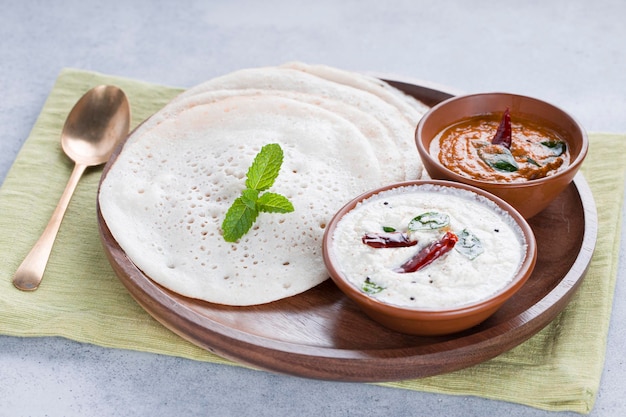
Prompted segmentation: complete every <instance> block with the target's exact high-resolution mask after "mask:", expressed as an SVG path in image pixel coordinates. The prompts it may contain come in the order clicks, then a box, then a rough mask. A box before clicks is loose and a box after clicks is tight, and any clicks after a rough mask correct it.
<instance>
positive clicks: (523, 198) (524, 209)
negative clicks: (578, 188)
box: [415, 93, 589, 219]
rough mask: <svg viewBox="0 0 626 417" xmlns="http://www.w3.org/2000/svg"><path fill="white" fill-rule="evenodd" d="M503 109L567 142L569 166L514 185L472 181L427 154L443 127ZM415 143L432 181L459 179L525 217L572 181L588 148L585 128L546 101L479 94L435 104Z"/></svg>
mask: <svg viewBox="0 0 626 417" xmlns="http://www.w3.org/2000/svg"><path fill="white" fill-rule="evenodd" d="M506 107H508V108H509V109H510V112H511V117H515V115H517V116H520V117H523V118H526V119H530V120H533V121H534V122H536V123H539V124H541V125H544V126H546V127H549V128H551V129H553V130H555V131H556V132H557V133H559V134H560V135H561V136H562V137H563V139H565V140H566V142H567V145H568V148H569V152H570V165H569V167H568V168H567V169H565V170H562V171H561V172H559V173H557V174H554V175H551V176H547V177H544V178H540V179H535V180H529V181H526V182H516V183H497V182H488V181H485V180H476V179H472V178H468V177H466V176H463V175H460V174H458V173H456V172H454V171H452V170H450V169H448V168H446V167H445V166H443V165H442V164H441V163H440V162H439V159H438V158H437V157H436V156H431V155H430V143H431V141H432V140H433V138H435V137H436V136H437V134H438V133H439V132H441V131H442V130H443V129H445V128H447V127H449V126H450V125H453V124H454V123H456V122H458V121H460V120H462V119H465V118H467V117H472V116H478V115H484V114H490V113H501V112H502V111H503V110H504V109H505V108H506ZM415 142H416V145H417V150H418V152H419V155H420V157H421V158H422V161H423V163H424V167H425V168H426V171H427V172H428V174H429V175H430V177H431V178H435V179H445V180H451V181H458V182H462V183H465V184H469V185H473V186H475V187H478V188H482V189H484V190H487V191H489V192H491V193H493V194H495V195H497V196H499V197H500V198H502V199H504V200H505V201H507V202H508V203H510V204H511V205H512V206H513V207H515V208H516V209H517V210H518V211H519V212H520V213H521V214H522V215H523V216H524V217H525V218H527V219H528V218H531V217H532V216H534V215H536V214H538V213H539V212H541V211H542V210H543V209H544V208H546V207H547V206H548V205H549V204H550V202H552V200H554V198H555V197H556V196H558V195H559V194H560V193H561V192H562V191H563V190H564V189H565V188H566V187H567V186H568V185H569V183H570V182H571V181H572V180H573V178H574V176H575V175H576V173H577V172H578V169H579V168H580V166H581V164H582V162H583V160H584V158H585V156H586V155H587V149H588V146H589V143H588V138H587V134H586V132H585V130H584V129H583V127H582V126H581V125H580V124H579V123H578V122H577V121H576V120H574V119H573V118H572V117H571V116H570V115H569V114H567V113H566V112H565V111H563V110H561V109H559V108H558V107H555V106H553V105H551V104H549V103H546V102H545V101H541V100H538V99H536V98H532V97H526V96H520V95H515V94H508V93H483V94H471V95H464V96H457V97H453V98H450V99H448V100H446V101H443V102H441V103H439V104H438V105H436V106H434V107H433V108H431V109H430V111H428V113H426V114H425V115H424V117H423V118H422V119H421V120H420V121H419V123H418V125H417V129H416V130H415Z"/></svg>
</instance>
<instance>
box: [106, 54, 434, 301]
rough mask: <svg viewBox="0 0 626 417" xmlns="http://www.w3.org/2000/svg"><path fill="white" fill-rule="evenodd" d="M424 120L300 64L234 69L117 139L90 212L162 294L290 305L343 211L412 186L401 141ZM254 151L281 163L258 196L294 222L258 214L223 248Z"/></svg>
mask: <svg viewBox="0 0 626 417" xmlns="http://www.w3.org/2000/svg"><path fill="white" fill-rule="evenodd" d="M426 110H427V107H426V106H425V105H423V104H422V103H419V102H417V101H416V100H414V99H413V98H412V97H409V96H406V95H405V94H404V93H402V92H400V91H399V90H397V89H395V88H393V87H391V86H389V85H388V84H386V83H384V82H382V81H380V80H378V79H376V78H372V77H369V76H365V75H363V74H360V73H354V72H348V71H343V70H339V69H335V68H330V67H326V66H309V65H305V64H301V63H290V64H286V65H282V66H279V67H265V68H255V69H247V70H241V71H237V72H234V73H231V74H228V75H225V76H222V77H219V78H215V79H213V80H210V81H208V82H206V83H204V84H201V85H199V86H196V87H194V88H191V89H189V90H187V91H186V92H184V93H183V94H181V95H180V96H178V97H177V98H175V99H174V100H173V101H172V102H171V103H170V104H168V105H167V106H166V107H164V108H163V109H162V110H160V111H159V112H158V113H156V114H155V115H153V116H152V117H151V118H150V119H148V120H147V121H146V122H145V123H143V124H142V125H141V126H140V127H139V128H137V129H136V130H135V131H134V132H133V133H132V134H131V135H130V137H129V138H128V140H127V142H126V143H125V145H124V147H123V149H122V151H121V152H120V154H119V156H118V158H117V159H116V160H115V162H114V163H113V165H112V166H111V167H110V170H109V171H108V174H107V176H106V178H104V179H103V181H102V184H101V188H100V194H99V204H100V210H101V212H102V216H103V218H104V220H105V221H106V223H107V226H108V227H109V229H110V230H111V233H112V234H113V236H114V237H115V239H116V241H117V242H118V243H119V245H120V246H121V248H122V249H123V250H124V251H125V252H126V254H127V255H128V257H129V258H130V259H131V260H132V261H133V262H134V263H135V264H136V265H137V266H138V267H139V268H140V269H141V270H142V271H143V272H144V273H145V274H146V275H147V276H149V277H150V278H151V279H153V280H154V281H155V282H157V283H159V284H161V285H163V286H164V287H166V288H169V289H171V290H172V291H174V292H177V293H179V294H182V295H185V296H188V297H193V298H198V299H202V300H206V301H209V302H213V303H220V304H228V305H240V306H243V305H253V304H261V303H266V302H270V301H274V300H278V299H281V298H284V297H288V296H292V295H295V294H298V293H301V292H303V291H306V290H307V289H309V288H312V287H313V286H315V285H317V284H319V283H320V282H322V281H324V280H325V279H326V278H327V276H328V275H327V272H326V270H325V268H324V263H323V260H322V256H321V240H322V235H323V233H324V227H325V225H326V223H327V222H328V221H329V220H330V218H331V217H332V216H333V214H334V213H335V212H336V211H337V210H338V209H339V208H340V207H341V206H342V205H343V204H345V203H346V202H347V201H348V200H350V199H351V198H353V197H354V196H356V195H357V194H360V193H362V192H364V191H366V190H368V189H371V188H374V187H378V186H381V185H383V184H387V183H391V182H397V181H402V180H407V179H415V178H419V177H420V176H421V175H422V165H421V162H420V160H419V157H418V155H417V152H416V151H415V148H414V141H413V133H414V130H415V126H416V124H417V121H418V120H419V118H420V117H421V116H422V115H423V113H424V112H425V111H426ZM268 143H278V144H280V146H281V147H282V149H283V152H284V162H283V165H282V168H281V171H280V174H279V176H278V179H277V180H276V182H275V184H274V186H273V187H272V188H271V189H270V191H273V192H276V193H280V194H282V195H284V196H286V197H287V198H289V199H290V201H291V202H292V203H293V205H294V208H295V211H294V212H293V213H288V214H268V213H261V214H260V215H259V217H258V219H257V221H256V223H255V224H254V226H253V228H252V229H251V230H250V232H248V233H247V234H246V235H245V236H244V237H243V238H241V239H240V240H239V241H238V242H237V243H234V244H233V243H228V242H226V241H225V240H224V239H223V238H222V236H221V229H220V226H221V222H222V220H223V218H224V215H225V213H226V211H227V210H228V208H229V207H230V205H231V204H232V202H233V201H234V200H235V198H237V197H238V196H239V195H240V194H241V190H242V189H243V188H245V177H246V172H247V170H248V167H249V166H250V164H251V163H252V160H253V159H254V157H255V155H256V154H257V153H258V152H259V150H260V149H261V147H262V146H263V145H266V144H268Z"/></svg>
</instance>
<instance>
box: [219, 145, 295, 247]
mask: <svg viewBox="0 0 626 417" xmlns="http://www.w3.org/2000/svg"><path fill="white" fill-rule="evenodd" d="M282 163H283V150H282V149H281V148H280V145H278V144H277V143H270V144H269V145H265V146H263V147H262V148H261V150H260V151H259V153H258V154H257V156H256V157H255V158H254V161H253V162H252V165H251V166H250V168H249V169H248V173H247V178H246V189H244V190H243V191H242V192H241V196H239V197H237V199H236V200H235V201H234V202H233V204H232V206H230V208H229V209H228V211H227V212H226V216H225V217H224V220H223V221H222V231H223V232H224V240H226V241H227V242H236V241H237V240H238V239H239V238H241V237H242V236H243V235H245V234H246V233H248V231H249V230H250V228H251V227H252V225H253V224H254V222H255V221H256V219H257V217H258V216H259V212H265V213H290V212H292V211H293V210H294V208H293V205H292V204H291V202H290V201H289V199H287V197H285V196H282V195H280V194H276V193H271V192H267V193H264V194H263V195H261V191H265V190H267V189H268V188H270V187H271V186H272V185H273V184H274V181H275V180H276V178H277V177H278V173H279V171H280V167H281V165H282Z"/></svg>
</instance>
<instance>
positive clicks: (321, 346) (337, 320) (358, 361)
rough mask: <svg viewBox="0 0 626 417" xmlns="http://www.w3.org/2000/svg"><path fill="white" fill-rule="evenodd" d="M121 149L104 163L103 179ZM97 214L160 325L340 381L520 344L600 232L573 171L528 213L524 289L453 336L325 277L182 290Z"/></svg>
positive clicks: (552, 312) (220, 349) (397, 373)
mask: <svg viewBox="0 0 626 417" xmlns="http://www.w3.org/2000/svg"><path fill="white" fill-rule="evenodd" d="M387 82H389V83H390V84H392V85H394V86H395V87H397V88H400V89H401V90H403V91H405V92H406V93H408V94H411V95H413V96H415V97H416V98H417V99H419V100H422V101H423V102H425V103H426V104H428V105H434V104H436V103H438V102H440V101H442V100H444V99H446V98H449V97H451V94H450V93H447V92H444V91H441V90H440V89H438V88H434V87H428V86H426V85H422V84H421V83H420V84H418V83H416V82H413V81H406V82H405V81H398V80H394V81H392V80H387ZM120 149H121V147H118V149H117V150H116V151H115V153H114V154H113V157H112V158H111V160H110V161H109V163H108V164H107V165H106V166H105V169H104V173H103V178H104V176H106V173H107V172H108V170H109V167H110V166H111V164H112V163H113V162H114V161H115V159H116V158H117V155H118V154H119V152H120ZM415 157H417V150H416V152H415ZM97 215H98V224H99V228H100V236H101V240H102V242H103V245H104V249H105V252H106V254H107V257H108V258H109V261H110V263H111V265H112V266H113V269H114V270H115V273H116V274H117V276H118V277H119V279H120V280H121V281H122V283H123V284H124V286H125V287H126V288H127V289H128V291H129V292H130V294H131V295H132V296H133V298H134V299H135V300H136V301H137V302H138V303H139V304H140V305H141V306H142V307H143V308H144V309H145V310H146V311H147V312H148V313H149V314H151V315H152V316H153V317H154V318H155V319H156V320H158V321H159V322H160V323H162V324H163V325H164V326H166V327H167V328H169V329H170V330H172V331H173V332H175V333H177V334H178V335H180V336H181V337H183V338H184V339H187V340H189V341H191V342H192V343H194V344H196V345H198V346H200V347H202V348H205V349H207V350H209V351H211V352H214V353H216V354H217V355H219V356H222V357H225V358H229V359H232V360H234V361H237V362H239V363H243V364H247V365H249V366H252V367H255V368H260V369H265V370H269V371H273V372H278V373H285V374H291V375H297V376H302V377H309V378H318V379H329V380H337V381H360V382H383V381H395V380H403V379H412V378H420V377H426V376H431V375H437V374H441V373H445V372H450V371H454V370H458V369H461V368H465V367H468V366H471V365H475V364H477V363H480V362H483V361H486V360H488V359H491V358H493V357H495V356H497V355H499V354H500V353H502V352H505V351H507V350H509V349H511V348H513V347H515V346H517V345H518V344H520V343H522V342H523V341H524V340H526V339H528V338H530V337H531V336H532V335H534V334H535V333H537V332H538V331H539V330H541V329H542V328H543V327H545V326H546V325H547V324H548V323H549V322H550V321H552V320H553V319H554V318H555V316H556V315H557V314H558V313H559V312H560V311H561V310H563V308H564V307H565V306H566V305H567V303H568V302H569V300H570V299H571V297H572V295H573V294H574V293H575V291H576V289H577V288H578V286H579V284H580V283H581V281H582V279H583V277H584V276H585V272H586V271H587V268H588V266H589V263H590V261H591V256H592V253H593V250H594V247H595V243H596V237H597V213H596V207H595V203H594V200H593V196H592V194H591V191H590V190H589V187H588V185H587V183H586V181H585V180H584V178H583V176H582V174H578V175H577V177H576V178H575V180H574V182H573V183H572V184H571V185H570V186H569V187H568V188H567V189H566V190H565V191H564V192H563V193H562V194H561V195H560V196H559V197H558V198H557V199H556V200H555V201H554V202H553V203H552V204H551V205H550V206H549V207H548V208H547V209H546V210H545V211H543V212H542V213H540V214H539V215H537V216H535V217H534V218H532V219H531V220H530V221H529V223H530V225H531V227H532V229H533V231H534V233H535V236H536V239H537V245H538V253H539V256H538V260H537V265H536V268H535V271H534V273H533V274H532V276H531V277H530V279H529V280H528V282H527V283H526V284H525V286H524V287H523V288H522V290H521V291H520V292H519V293H518V294H516V295H515V296H514V297H513V298H511V299H510V300H509V301H508V302H507V303H506V304H505V305H504V306H503V307H502V308H501V309H500V310H499V311H498V312H497V313H496V314H495V315H493V316H492V317H491V318H489V319H488V320H487V321H485V322H484V323H482V324H480V325H479V326H477V327H474V328H472V329H470V330H468V331H465V332H462V333H458V334H454V335H450V336H442V337H419V336H409V335H404V334H400V333H396V332H393V331H391V330H387V329H386V328H384V327H382V326H380V325H378V324H377V323H375V322H374V321H372V320H371V319H369V318H368V317H366V316H365V315H364V314H363V313H361V311H360V310H359V309H358V307H357V306H356V304H354V303H353V302H352V301H351V300H349V299H348V298H347V297H346V296H344V295H343V293H342V292H341V291H339V289H338V288H337V287H336V286H335V285H334V283H333V282H332V280H330V279H329V280H327V281H325V282H323V283H322V284H320V285H318V286H317V287H315V288H313V289H311V290H309V291H307V292H304V293H302V294H299V295H296V296H294V297H290V298H287V299H283V300H280V301H276V302H273V303H269V304H264V305H259V306H252V307H229V306H223V305H217V304H211V303H207V302H204V301H198V300H193V299H190V298H186V297H183V296H180V295H178V294H176V293H174V292H171V291H169V290H167V289H165V288H163V287H161V286H159V285H158V284H156V283H155V282H153V281H152V280H151V279H150V278H149V277H147V276H146V275H144V274H143V272H142V271H141V270H139V269H138V268H137V267H136V266H135V265H134V264H133V262H132V261H130V260H129V259H128V257H127V256H126V254H125V253H124V251H123V250H122V249H121V248H120V246H119V245H118V243H117V242H116V241H115V239H114V238H113V236H112V235H111V233H110V231H109V229H108V228H107V225H106V223H105V222H104V220H103V218H102V214H101V212H100V208H99V207H98V209H97Z"/></svg>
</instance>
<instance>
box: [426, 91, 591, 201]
mask: <svg viewBox="0 0 626 417" xmlns="http://www.w3.org/2000/svg"><path fill="white" fill-rule="evenodd" d="M481 96H507V97H512V98H518V99H523V100H530V101H534V102H537V103H540V104H542V105H545V106H548V107H551V108H553V109H554V110H556V111H557V112H559V113H561V114H562V115H563V116H565V118H567V119H569V120H570V122H571V123H572V124H573V125H574V126H575V127H576V129H577V130H578V131H579V132H580V136H581V139H582V141H581V143H580V152H579V153H578V155H577V156H576V158H574V160H573V161H570V163H569V165H568V166H567V168H566V169H564V170H562V171H560V172H557V173H556V174H553V175H549V176H547V177H543V178H537V179H533V180H527V181H519V182H496V181H486V180H479V179H475V178H470V177H466V176H464V175H461V174H458V173H456V172H454V171H452V170H451V169H449V168H448V167H446V166H445V165H443V164H442V163H441V162H439V160H438V158H435V157H433V156H432V155H431V154H430V149H426V147H425V146H424V143H423V141H422V139H421V137H422V131H423V127H424V124H425V123H426V122H427V121H428V118H429V117H431V115H432V114H433V113H436V112H437V111H440V109H441V108H442V107H446V106H447V105H449V104H450V103H454V102H457V101H461V100H468V99H472V98H476V97H481ZM481 114H484V113H481ZM478 115H479V114H475V115H468V116H467V117H472V116H478ZM414 139H415V144H416V146H417V150H418V153H419V155H420V157H421V158H422V159H427V160H428V161H429V162H431V163H432V164H436V165H437V166H439V167H440V168H441V169H442V170H444V171H445V172H446V175H448V176H449V177H450V178H453V179H454V180H455V181H462V182H464V183H467V184H471V185H474V186H476V187H485V186H486V187H491V188H492V189H501V188H513V187H514V188H527V187H535V186H538V185H541V184H543V183H544V182H549V181H552V180H553V179H554V178H559V177H563V176H567V175H572V174H573V173H576V172H577V170H578V169H579V168H580V166H581V165H582V163H583V161H584V159H585V157H586V156H587V153H588V151H589V137H588V135H587V131H586V130H585V128H584V127H583V125H582V124H580V122H578V120H577V119H576V118H575V117H574V116H572V115H571V114H570V113H568V112H566V111H565V110H563V109H562V108H561V107H559V106H556V105H554V104H552V103H550V102H547V101H545V100H542V99H539V98H536V97H532V96H528V95H522V94H516V93H507V92H502V91H494V92H483V93H472V94H463V95H458V96H454V97H450V98H448V99H446V100H444V101H442V102H440V103H438V104H436V105H435V106H433V107H431V108H430V109H429V110H428V111H427V112H426V113H425V114H424V115H423V116H422V117H421V118H420V120H419V121H418V123H417V125H416V127H415V131H414ZM429 144H430V142H429ZM572 176H573V175H572Z"/></svg>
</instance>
